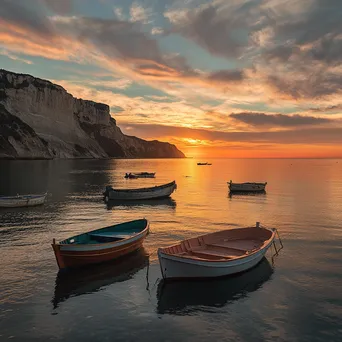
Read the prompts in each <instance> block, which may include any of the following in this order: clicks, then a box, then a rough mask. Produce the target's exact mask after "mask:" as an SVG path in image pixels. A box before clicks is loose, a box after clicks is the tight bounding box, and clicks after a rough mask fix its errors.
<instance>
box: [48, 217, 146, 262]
mask: <svg viewBox="0 0 342 342" xmlns="http://www.w3.org/2000/svg"><path fill="white" fill-rule="evenodd" d="M148 231H149V222H148V221H147V220H146V219H140V220H134V221H130V222H125V223H120V224H116V225H112V226H109V227H105V228H100V229H96V230H92V231H90V232H87V233H83V234H80V235H76V236H72V237H70V238H68V239H65V240H63V241H60V242H57V243H56V240H55V239H53V243H52V248H53V250H54V252H55V256H56V261H57V264H58V267H59V268H60V269H64V268H72V267H78V266H84V265H89V264H97V263H101V262H105V261H109V260H113V259H116V258H119V257H122V256H125V255H127V254H129V253H131V252H134V251H136V250H138V249H139V248H140V247H141V246H142V244H143V241H144V239H145V237H146V235H147V234H148Z"/></svg>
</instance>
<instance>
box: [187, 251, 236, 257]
mask: <svg viewBox="0 0 342 342" xmlns="http://www.w3.org/2000/svg"><path fill="white" fill-rule="evenodd" d="M191 255H196V256H201V257H217V258H219V259H231V258H232V257H234V256H235V255H233V256H231V255H228V253H226V252H220V251H215V250H210V249H199V250H195V251H191Z"/></svg>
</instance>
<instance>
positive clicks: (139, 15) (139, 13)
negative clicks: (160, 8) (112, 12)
mask: <svg viewBox="0 0 342 342" xmlns="http://www.w3.org/2000/svg"><path fill="white" fill-rule="evenodd" d="M129 12H130V15H131V21H132V22H141V23H144V24H147V23H148V22H149V18H150V17H151V15H152V10H151V9H150V8H145V7H143V6H142V5H140V4H138V3H137V2H133V3H132V5H131V8H130V10H129Z"/></svg>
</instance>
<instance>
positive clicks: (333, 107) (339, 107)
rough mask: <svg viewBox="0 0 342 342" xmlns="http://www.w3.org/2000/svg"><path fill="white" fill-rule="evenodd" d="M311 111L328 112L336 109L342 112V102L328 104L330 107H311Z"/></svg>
mask: <svg viewBox="0 0 342 342" xmlns="http://www.w3.org/2000/svg"><path fill="white" fill-rule="evenodd" d="M310 111H311V112H316V113H326V112H335V111H340V112H342V104H341V103H339V104H336V105H333V106H328V107H318V108H310Z"/></svg>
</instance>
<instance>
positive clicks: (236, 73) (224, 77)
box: [208, 70, 244, 83]
mask: <svg viewBox="0 0 342 342" xmlns="http://www.w3.org/2000/svg"><path fill="white" fill-rule="evenodd" d="M243 79H244V73H243V72H242V71H241V70H219V71H214V72H212V73H211V74H210V75H209V76H208V80H209V81H214V82H218V83H232V82H239V81H242V80H243Z"/></svg>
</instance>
